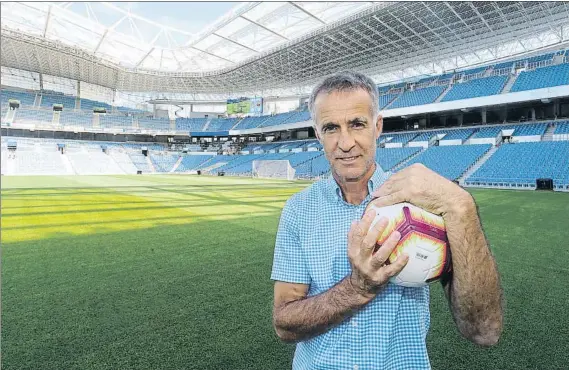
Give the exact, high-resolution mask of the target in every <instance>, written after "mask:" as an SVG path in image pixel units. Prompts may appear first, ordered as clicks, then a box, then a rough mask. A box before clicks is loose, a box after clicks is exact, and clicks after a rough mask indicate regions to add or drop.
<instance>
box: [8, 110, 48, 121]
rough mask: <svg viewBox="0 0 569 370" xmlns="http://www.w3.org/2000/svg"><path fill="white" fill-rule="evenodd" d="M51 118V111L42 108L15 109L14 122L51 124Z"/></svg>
mask: <svg viewBox="0 0 569 370" xmlns="http://www.w3.org/2000/svg"><path fill="white" fill-rule="evenodd" d="M52 120H53V111H51V110H42V109H23V108H20V109H18V110H17V111H16V117H15V119H14V122H22V123H37V124H51V122H52Z"/></svg>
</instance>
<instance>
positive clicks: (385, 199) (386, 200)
mask: <svg viewBox="0 0 569 370" xmlns="http://www.w3.org/2000/svg"><path fill="white" fill-rule="evenodd" d="M408 198H409V197H408V196H407V193H406V192H405V190H399V191H396V192H395V193H391V194H386V195H383V196H381V197H379V198H376V199H374V200H372V201H371V203H373V204H374V205H375V206H376V207H387V206H391V205H394V204H397V203H403V202H409V199H408Z"/></svg>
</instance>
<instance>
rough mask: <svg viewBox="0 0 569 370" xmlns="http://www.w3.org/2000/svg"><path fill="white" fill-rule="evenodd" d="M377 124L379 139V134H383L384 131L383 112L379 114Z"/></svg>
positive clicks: (376, 137) (377, 137)
mask: <svg viewBox="0 0 569 370" xmlns="http://www.w3.org/2000/svg"><path fill="white" fill-rule="evenodd" d="M375 126H376V129H377V132H376V136H375V140H376V141H377V139H379V135H381V132H382V131H383V117H382V115H381V114H379V115H378V116H377V122H376V123H375Z"/></svg>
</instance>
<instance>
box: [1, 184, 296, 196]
mask: <svg viewBox="0 0 569 370" xmlns="http://www.w3.org/2000/svg"><path fill="white" fill-rule="evenodd" d="M294 185H295V183H284V184H280V183H259V184H253V185H252V184H243V185H240V184H235V185H211V184H205V185H200V184H194V183H192V184H189V185H182V184H180V185H158V186H146V185H124V186H121V185H118V186H116V185H113V186H111V187H102V186H93V187H85V186H81V187H39V188H18V189H2V192H1V193H2V197H3V198H7V199H9V198H10V197H14V196H22V197H37V196H62V195H63V196H65V195H74V194H82V195H83V194H85V195H89V194H109V193H111V192H118V193H121V192H124V191H132V192H136V193H140V192H143V193H149V194H151V193H153V192H162V191H166V190H169V189H178V190H180V191H182V190H183V191H186V192H191V193H198V192H204V193H210V192H212V191H224V190H227V191H238V192H239V191H248V190H265V189H272V188H277V189H278V188H282V189H290V188H291V187H294ZM304 185H305V184H298V186H299V187H302V186H304Z"/></svg>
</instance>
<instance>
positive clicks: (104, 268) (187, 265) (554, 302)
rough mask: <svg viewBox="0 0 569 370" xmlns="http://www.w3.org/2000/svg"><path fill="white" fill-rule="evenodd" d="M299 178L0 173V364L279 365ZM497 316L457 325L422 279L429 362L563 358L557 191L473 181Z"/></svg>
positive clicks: (552, 362)
mask: <svg viewBox="0 0 569 370" xmlns="http://www.w3.org/2000/svg"><path fill="white" fill-rule="evenodd" d="M308 184H309V183H308V182H291V183H289V182H281V181H266V180H253V179H246V178H218V177H196V176H193V177H190V176H171V175H156V176H152V175H149V176H75V177H3V178H2V194H1V195H2V196H1V200H2V222H1V226H2V307H1V308H2V342H1V344H2V365H3V369H34V370H35V369H58V370H60V369H290V366H291V360H292V354H293V349H294V347H293V346H292V345H287V344H283V343H280V342H279V341H278V340H277V338H276V336H275V335H274V333H273V329H272V326H271V304H272V287H273V284H272V282H271V281H270V280H269V276H270V270H271V265H272V257H273V246H274V240H275V232H276V228H277V224H278V220H279V215H280V211H281V208H282V206H283V204H284V202H285V201H286V199H287V198H288V197H290V196H291V195H292V194H294V193H295V192H297V191H299V190H301V189H303V188H304V187H306V186H307V185H308ZM472 193H473V195H474V197H475V198H476V200H477V202H478V204H479V207H480V212H481V216H482V220H483V224H484V227H485V230H486V233H487V236H488V238H489V240H490V242H491V246H492V250H493V252H494V254H495V256H496V258H497V261H498V265H499V269H500V272H501V274H502V280H503V287H504V294H505V299H506V312H505V330H504V334H503V337H502V339H501V341H500V343H499V344H498V345H497V346H496V347H494V348H491V349H481V348H477V347H476V346H475V345H473V344H470V343H469V342H467V341H466V340H463V339H462V338H461V337H460V336H459V335H458V334H457V331H456V329H455V327H454V324H453V322H452V319H451V316H450V313H449V311H448V308H447V305H446V302H445V300H444V298H443V294H442V290H441V288H440V286H438V285H433V287H432V289H431V297H432V298H431V316H432V324H431V330H430V333H429V336H428V347H429V353H430V356H431V363H432V366H433V368H434V369H567V368H568V366H569V365H568V364H569V318H568V317H569V316H568V315H569V310H568V308H569V294H568V291H569V267H568V266H569V238H568V236H569V231H568V229H569V221H568V220H569V216H568V215H569V194H561V193H545V192H522V191H498V190H475V191H472Z"/></svg>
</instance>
